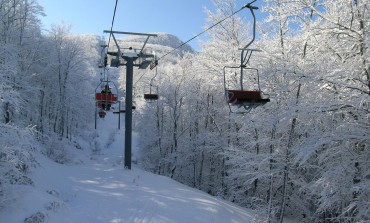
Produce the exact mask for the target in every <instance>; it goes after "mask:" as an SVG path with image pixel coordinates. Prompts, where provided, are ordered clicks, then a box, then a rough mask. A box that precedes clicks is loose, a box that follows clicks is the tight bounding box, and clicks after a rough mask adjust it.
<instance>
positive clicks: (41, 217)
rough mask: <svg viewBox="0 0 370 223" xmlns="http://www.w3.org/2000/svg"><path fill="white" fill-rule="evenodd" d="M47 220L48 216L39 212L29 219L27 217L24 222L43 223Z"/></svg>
mask: <svg viewBox="0 0 370 223" xmlns="http://www.w3.org/2000/svg"><path fill="white" fill-rule="evenodd" d="M45 219H46V215H45V214H43V213H41V212H37V213H35V214H33V215H31V216H29V217H27V218H26V219H24V222H25V223H43V222H45Z"/></svg>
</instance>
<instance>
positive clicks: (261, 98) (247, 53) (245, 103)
mask: <svg viewBox="0 0 370 223" xmlns="http://www.w3.org/2000/svg"><path fill="white" fill-rule="evenodd" d="M252 3H253V2H252ZM252 3H249V4H247V6H246V7H247V8H249V9H250V11H251V13H252V16H253V38H252V40H251V41H250V42H249V43H248V44H247V45H246V46H245V47H244V48H241V49H240V50H241V59H240V62H241V63H240V66H225V67H224V69H223V73H224V88H225V98H226V101H227V103H228V105H229V108H230V111H231V112H232V109H231V107H230V105H231V106H237V107H239V108H240V107H243V108H244V109H245V112H249V111H250V110H251V109H253V108H256V107H258V106H261V105H264V104H266V103H267V102H269V101H270V99H269V97H268V95H267V94H264V93H263V92H262V91H261V88H260V83H259V72H258V69H256V68H251V67H247V64H248V63H249V60H250V58H251V56H252V53H253V52H255V51H258V50H255V49H249V48H248V47H249V46H250V45H251V44H252V43H253V42H254V39H255V33H256V17H255V14H254V11H253V10H255V9H258V7H256V6H252V5H251V4H252ZM227 68H231V69H240V81H239V82H240V88H239V89H229V87H228V86H227V83H226V82H227V81H226V69H227ZM244 70H249V71H255V72H256V77H257V89H253V90H250V89H249V90H244V85H243V72H244Z"/></svg>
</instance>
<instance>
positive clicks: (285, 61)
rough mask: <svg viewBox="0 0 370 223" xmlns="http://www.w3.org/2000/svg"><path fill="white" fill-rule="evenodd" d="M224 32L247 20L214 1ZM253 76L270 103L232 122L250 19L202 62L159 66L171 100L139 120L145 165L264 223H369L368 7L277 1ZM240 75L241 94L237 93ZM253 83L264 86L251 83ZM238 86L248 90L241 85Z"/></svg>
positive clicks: (202, 55) (210, 47)
mask: <svg viewBox="0 0 370 223" xmlns="http://www.w3.org/2000/svg"><path fill="white" fill-rule="evenodd" d="M213 2H214V4H215V6H216V10H215V11H207V13H208V18H209V23H210V24H213V23H215V22H217V21H219V20H221V19H222V18H225V17H226V16H227V15H229V14H231V13H232V12H233V11H236V9H237V8H236V5H235V1H233V0H228V1H220V0H214V1H213ZM262 10H263V12H264V13H267V14H268V15H267V16H266V18H265V19H264V20H263V21H259V22H258V23H257V24H258V29H257V30H258V33H259V37H258V40H257V41H256V42H255V43H254V44H253V46H251V47H252V48H256V49H260V50H261V52H258V53H254V54H253V56H252V58H251V61H250V63H249V66H250V67H254V68H258V69H259V73H260V82H261V88H262V90H263V91H264V92H265V93H267V94H269V96H270V98H271V102H269V103H268V104H266V105H265V106H263V107H259V108H256V109H254V110H252V111H251V112H250V113H248V114H235V113H231V112H230V110H229V108H228V106H227V104H226V101H225V98H224V87H223V67H224V66H238V65H240V61H239V60H240V51H239V50H238V48H240V47H243V46H244V45H245V44H246V43H247V42H248V41H249V40H250V38H251V25H250V23H249V22H248V17H247V18H246V17H244V16H243V15H242V16H235V17H233V18H231V19H229V20H226V21H225V22H223V23H221V25H220V26H217V27H215V28H214V29H212V30H211V31H210V32H209V33H208V34H209V40H207V41H205V42H202V43H201V44H202V50H201V51H200V52H199V53H197V54H189V55H186V56H184V57H183V58H182V59H180V60H179V61H178V62H177V63H176V64H173V63H162V65H161V63H160V65H159V67H158V72H159V74H158V76H159V78H157V84H158V85H159V90H158V92H159V95H160V99H159V100H158V101H156V102H154V103H153V102H152V103H146V105H145V108H144V109H143V111H142V112H141V113H140V115H138V123H137V129H138V132H139V134H140V142H141V147H140V148H141V157H142V158H141V159H142V161H141V165H142V166H144V167H145V168H147V169H148V170H151V171H153V172H155V173H158V174H162V175H166V176H170V177H171V178H173V179H176V180H178V181H180V182H182V183H185V184H187V185H190V186H192V187H195V188H198V189H201V190H203V191H206V192H207V193H209V194H212V195H215V196H220V197H223V198H225V199H228V200H230V201H233V202H236V203H238V204H240V205H242V206H245V207H251V208H254V209H257V210H259V212H258V213H259V216H258V217H257V219H256V220H257V221H261V222H282V219H283V217H284V216H292V217H294V218H296V219H300V221H301V222H366V221H368V220H369V216H370V215H369V213H370V212H369V211H370V210H369V206H370V205H369V204H370V200H369V195H370V190H369V188H370V187H369V185H370V175H369V167H370V163H369V160H370V149H369V145H370V137H369V135H370V134H369V133H370V122H369V121H370V119H369V118H370V116H369V114H370V112H369V111H370V104H369V103H370V95H369V93H370V91H369V89H370V85H369V83H370V82H369V80H370V76H369V72H370V63H369V58H370V57H369V31H370V30H369V27H370V26H369V25H370V24H369V23H370V13H369V5H368V2H366V1H362V0H356V1H342V0H336V1H306V0H299V1H279V0H278V1H276V0H275V1H266V2H265V3H264V5H263V7H262ZM238 75H239V71H235V73H234V77H231V82H232V81H234V82H237V81H238V78H239V76H238ZM245 82H246V83H255V82H256V77H255V76H253V75H252V74H249V75H248V74H247V75H246V80H245ZM236 86H237V85H236Z"/></svg>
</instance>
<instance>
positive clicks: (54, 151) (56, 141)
mask: <svg viewBox="0 0 370 223" xmlns="http://www.w3.org/2000/svg"><path fill="white" fill-rule="evenodd" d="M68 144H69V141H68V140H65V139H63V138H57V137H53V136H51V137H49V138H48V139H47V142H46V143H45V147H44V151H43V153H44V154H45V155H46V156H47V157H49V158H50V159H51V160H54V161H55V162H57V163H60V164H65V163H70V162H71V161H72V156H71V154H70V152H69V151H68V148H67V147H68Z"/></svg>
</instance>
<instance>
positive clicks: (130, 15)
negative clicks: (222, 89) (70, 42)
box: [38, 0, 249, 49]
mask: <svg viewBox="0 0 370 223" xmlns="http://www.w3.org/2000/svg"><path fill="white" fill-rule="evenodd" d="M38 2H39V4H40V5H41V6H43V8H44V12H45V14H46V17H44V18H42V23H43V24H44V29H46V30H48V29H50V25H52V24H54V25H57V24H60V23H62V22H65V23H67V24H70V25H71V26H72V28H71V32H72V33H74V34H97V35H100V36H103V35H104V34H103V30H109V29H110V27H111V23H112V18H113V12H114V5H115V2H116V0H63V1H62V0H38ZM236 2H237V4H238V5H240V7H241V6H242V5H243V4H246V3H248V2H249V1H244V0H236ZM205 7H207V8H208V9H214V6H213V3H212V1H211V0H118V7H117V11H116V17H115V22H114V26H113V30H116V31H125V32H141V33H156V32H165V33H170V34H173V35H175V36H177V37H179V38H180V39H181V40H182V41H184V42H185V41H187V40H189V39H190V38H192V37H193V36H194V35H196V34H198V33H200V32H201V31H202V30H203V28H204V27H205V24H206V17H207V16H206V14H205V12H204V8H205ZM240 13H248V11H247V10H245V11H243V12H240ZM189 44H190V45H191V46H192V47H193V48H195V49H198V48H199V46H198V45H197V41H196V40H193V41H192V42H190V43H189Z"/></svg>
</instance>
